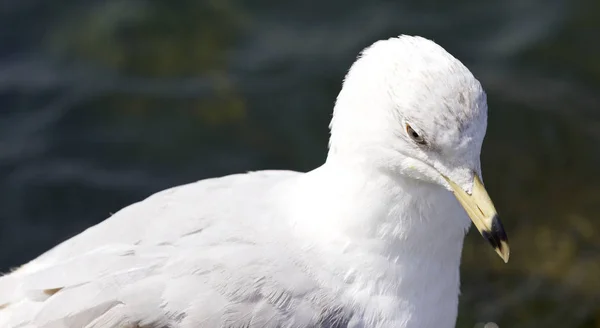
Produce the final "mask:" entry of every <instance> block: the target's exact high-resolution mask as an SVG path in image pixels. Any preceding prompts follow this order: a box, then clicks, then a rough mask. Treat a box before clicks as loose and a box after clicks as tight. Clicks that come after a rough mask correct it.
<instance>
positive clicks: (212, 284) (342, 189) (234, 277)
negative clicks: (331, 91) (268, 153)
mask: <svg viewBox="0 0 600 328" xmlns="http://www.w3.org/2000/svg"><path fill="white" fill-rule="evenodd" d="M486 126H487V103H486V96H485V93H484V91H483V89H482V87H481V85H480V83H479V82H478V81H477V80H476V79H475V77H474V76H473V75H472V74H471V72H470V71H469V70H468V69H467V68H466V67H465V66H464V65H463V64H462V63H461V62H460V61H458V60H457V59H455V58H454V57H452V56H451V55H450V54H449V53H447V52H446V51H445V50H444V49H443V48H442V47H440V46H438V45H437V44H435V43H434V42H432V41H429V40H427V39H424V38H421V37H411V36H400V37H397V38H391V39H388V40H383V41H378V42H376V43H374V44H373V45H372V46H370V47H368V48H367V49H365V50H364V51H363V52H362V53H361V56H360V57H359V59H357V61H356V62H355V63H354V64H353V65H352V67H351V68H350V70H349V72H348V74H347V76H346V78H345V80H344V83H343V87H342V90H341V91H340V93H339V96H338V97H337V100H336V103H335V107H334V114H333V119H332V121H331V125H330V128H331V138H330V144H329V153H328V155H327V160H326V162H325V164H323V165H322V166H321V167H319V168H317V169H315V170H313V171H310V172H308V173H298V172H291V171H260V172H252V173H247V174H238V175H230V176H226V177H221V178H214V179H207V180H202V181H199V182H196V183H191V184H188V185H184V186H179V187H175V188H172V189H168V190H165V191H162V192H159V193H157V194H154V195H152V196H151V197H149V198H147V199H146V200H143V201H141V202H139V203H136V204H133V205H131V206H128V207H126V208H124V209H122V210H121V211H119V212H117V213H116V214H114V215H113V216H111V217H110V218H109V219H107V220H105V221H104V222H102V223H100V224H98V225H96V226H94V227H92V228H89V229H88V230H86V231H84V232H82V233H81V234H79V235H77V236H75V237H73V238H71V239H69V240H67V241H65V242H63V243H62V244H60V245H58V246H56V247H55V248H53V249H51V250H50V251H48V252H46V253H45V254H43V255H41V256H40V257H38V258H37V259H35V260H33V261H31V262H30V263H28V264H26V265H24V266H23V267H21V268H19V269H17V270H15V271H14V272H12V273H10V274H7V275H5V276H3V277H2V278H0V309H1V310H0V327H11V328H12V327H31V328H33V327H36V328H63V327H69V328H70V327H76V328H79V327H89V328H91V327H103V328H104V327H114V328H117V327H119V328H122V327H144V328H163V327H169V328H192V327H194V328H195V327H211V328H212V327H232V328H233V327H273V328H274V327H298V328H307V327H328V328H342V327H344V328H345V327H396V328H397V327H404V328H408V327H414V328H417V327H418V328H434V327H435V328H443V327H453V326H454V325H455V321H456V316H457V304H458V294H459V263H460V256H461V250H462V244H463V239H464V235H465V232H466V230H467V228H468V227H469V226H470V222H469V219H468V218H469V217H470V219H471V220H472V222H473V223H474V224H475V226H476V228H477V229H478V230H479V231H480V232H481V234H482V235H483V236H484V238H485V239H487V240H488V241H489V242H490V243H491V244H492V246H493V247H494V248H495V250H496V252H498V254H499V255H500V256H501V257H502V258H503V259H504V261H507V260H508V255H509V249H508V244H507V238H506V235H505V233H504V230H503V228H502V225H501V224H500V221H499V220H498V216H497V213H496V210H495V209H494V206H493V204H492V202H491V200H490V198H489V197H488V194H487V192H486V191H485V189H484V187H483V184H482V182H481V168H480V159H479V157H480V151H481V145H482V142H483V138H484V135H485V131H486ZM457 200H458V201H457ZM461 205H462V206H461Z"/></svg>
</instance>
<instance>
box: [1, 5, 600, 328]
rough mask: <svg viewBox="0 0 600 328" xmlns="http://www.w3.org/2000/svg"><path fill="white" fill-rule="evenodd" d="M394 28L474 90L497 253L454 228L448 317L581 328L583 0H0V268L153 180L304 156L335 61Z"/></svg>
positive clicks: (595, 314)
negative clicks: (484, 104)
mask: <svg viewBox="0 0 600 328" xmlns="http://www.w3.org/2000/svg"><path fill="white" fill-rule="evenodd" d="M401 33H405V34H418V35H422V36H425V37H427V38H431V39H433V40H435V41H436V42H438V43H439V44H441V45H442V46H443V47H445V48H446V49H447V50H448V51H449V52H451V53H452V54H454V55H455V56H456V57H458V58H459V59H460V60H462V61H463V62H464V63H465V64H466V65H467V66H468V67H469V68H470V69H471V70H472V71H473V72H474V74H475V75H476V76H477V77H478V78H479V79H480V80H481V82H482V83H483V85H484V87H485V89H486V90H487V92H488V100H489V106H490V113H489V127H488V134H487V138H486V142H485V144H484V149H483V169H484V176H485V180H486V185H487V186H488V190H489V192H490V194H491V196H492V198H493V199H494V201H495V203H496V207H497V208H498V210H499V212H500V213H501V215H502V218H503V221H504V222H505V227H506V229H507V231H508V233H509V237H510V240H511V249H512V254H511V261H510V262H509V264H508V265H504V264H503V263H502V262H501V261H500V260H499V259H498V258H497V256H496V255H495V253H494V252H492V251H490V249H489V245H487V244H486V243H484V242H483V240H482V239H481V237H480V236H479V235H478V234H477V233H476V232H471V233H470V234H469V236H468V237H467V242H466V246H465V250H464V255H463V265H462V277H461V279H462V285H463V287H462V290H463V294H462V296H461V303H460V315H459V320H458V327H461V328H462V327H473V326H481V327H482V323H485V322H496V323H497V324H498V325H499V326H500V327H503V328H504V327H510V328H518V327H560V328H565V327H586V328H587V327H600V230H599V228H600V221H599V217H598V216H599V214H600V61H599V59H600V1H597V0H489V1H481V0H459V1H446V0H419V1H416V0H403V1H382V0H379V1H348V0H343V1H342V0H329V1H316V0H305V1H293V2H292V1H280V0H278V1H275V0H252V1H249V0H243V1H242V0H240V1H234V0H231V1H227V0H180V1H160V0H147V1H142V0H104V1H99V0H96V1H92V0H85V1H83V0H63V1H48V0H18V1H17V0H2V1H0V270H4V271H6V270H8V269H9V268H11V267H14V266H17V265H19V264H21V263H23V262H25V261H27V260H29V259H32V258H33V257H35V256H37V255H38V254H40V253H41V252H43V251H44V250H46V249H48V248H49V247H51V246H53V245H55V244H56V243H58V242H60V241H62V240H64V239H66V238H68V237H70V236H73V235H74V234H77V233H78V232H80V231H82V230H83V229H85V228H86V227H88V226H90V225H93V224H95V223H98V222H100V221H102V220H103V219H105V218H106V217H108V215H109V214H110V213H112V212H115V211H117V210H119V209H120V208H122V207H124V206H125V205H128V204H130V203H132V202H135V201H138V200H140V199H142V198H145V197H146V196H148V195H150V194H151V193H153V192H156V191H159V190H161V189H164V188H167V187H170V186H173V185H177V184H182V183H187V182H191V181H195V180H199V179H203V178H207V177H211V176H218V175H225V174H230V173H235V172H242V171H248V170H259V169H266V168H270V169H294V170H301V171H306V170H310V169H312V168H314V167H316V166H318V165H320V164H321V163H322V162H323V160H324V157H325V154H326V145H327V139H328V130H327V124H328V121H329V119H330V116H331V110H332V106H333V103H334V100H335V96H336V95H337V92H338V91H339V89H340V84H341V81H342V78H343V76H344V74H345V72H346V70H347V69H348V68H349V66H350V64H351V63H352V62H353V61H354V59H355V57H356V55H357V54H358V52H359V51H360V50H361V49H362V48H364V47H365V46H368V45H369V44H371V43H372V42H374V41H375V40H378V39H382V38H388V37H391V36H395V35H398V34H401Z"/></svg>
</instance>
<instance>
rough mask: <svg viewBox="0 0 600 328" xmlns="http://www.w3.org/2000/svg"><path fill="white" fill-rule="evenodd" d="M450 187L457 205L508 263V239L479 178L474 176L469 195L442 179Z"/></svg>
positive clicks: (454, 184)
mask: <svg viewBox="0 0 600 328" xmlns="http://www.w3.org/2000/svg"><path fill="white" fill-rule="evenodd" d="M444 178H445V179H446V181H448V183H449V184H450V187H452V190H453V191H454V195H455V196H456V198H457V199H458V201H459V203H460V204H461V205H462V206H463V207H464V209H465V211H466V212H467V214H468V215H469V217H470V218H471V221H473V224H475V227H477V230H479V232H480V233H481V235H482V236H483V238H485V239H486V240H487V241H488V242H489V243H490V244H491V245H492V247H494V249H495V250H496V253H498V255H500V257H501V258H502V259H503V260H504V262H505V263H506V262H508V257H509V254H510V248H509V247H508V238H507V237H506V233H505V232H504V227H503V226H502V222H500V219H498V212H496V209H495V208H494V204H493V203H492V200H491V199H490V196H489V195H488V193H487V191H486V190H485V187H484V186H483V183H482V182H481V180H480V179H479V176H478V175H477V174H475V178H474V179H473V190H472V192H471V194H470V195H469V194H467V193H466V192H465V191H464V190H463V189H462V188H461V187H460V186H459V185H457V184H456V183H454V182H453V181H452V180H450V179H448V178H447V177H444Z"/></svg>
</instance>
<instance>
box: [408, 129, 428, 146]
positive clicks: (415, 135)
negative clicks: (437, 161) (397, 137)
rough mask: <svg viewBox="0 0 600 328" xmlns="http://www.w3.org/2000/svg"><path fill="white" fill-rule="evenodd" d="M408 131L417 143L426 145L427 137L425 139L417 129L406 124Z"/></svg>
mask: <svg viewBox="0 0 600 328" xmlns="http://www.w3.org/2000/svg"><path fill="white" fill-rule="evenodd" d="M406 133H408V136H409V137H410V138H411V139H412V140H413V141H414V142H416V143H418V144H419V145H424V144H426V142H425V139H423V137H421V136H420V135H419V134H418V133H417V131H415V130H414V129H413V128H412V127H411V126H410V125H408V124H406Z"/></svg>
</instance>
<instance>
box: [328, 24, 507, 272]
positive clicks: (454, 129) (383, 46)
mask: <svg viewBox="0 0 600 328" xmlns="http://www.w3.org/2000/svg"><path fill="white" fill-rule="evenodd" d="M486 127H487V102H486V94H485V92H484V90H483V88H482V87H481V84H480V83H479V81H478V80H477V79H476V78H475V77H474V76H473V74H472V73H471V72H470V71H469V70H468V69H467V68H466V67H465V66H464V65H463V64H462V63H461V62H460V61H459V60H458V59H456V58H454V57H453V56H452V55H450V54H449V53H448V52H447V51H445V50H444V49H443V48H442V47H441V46H439V45H437V44H436V43H434V42H433V41H430V40H427V39H425V38H422V37H411V36H404V35H403V36H400V37H398V38H391V39H388V40H383V41H378V42H376V43H374V44H373V45H372V46H370V47H368V48H367V49H365V50H364V51H363V52H362V53H361V55H360V56H359V58H358V60H357V61H356V62H355V63H354V64H353V65H352V67H351V69H350V71H349V72H348V74H347V76H346V78H345V81H344V84H343V88H342V90H341V92H340V94H339V96H338V98H337V101H336V105H335V108H334V114H333V119H332V121H331V124H330V128H331V139H330V150H329V154H328V158H327V161H328V162H329V163H333V162H337V163H344V165H347V164H348V163H351V162H353V163H356V164H360V165H361V166H363V167H370V168H372V169H373V168H374V169H376V170H378V171H381V172H387V173H389V174H391V175H398V176H402V177H405V178H413V179H416V180H420V181H424V182H426V183H430V184H434V185H439V186H441V187H443V188H445V189H447V190H449V191H451V192H453V193H454V194H455V196H456V197H457V199H458V201H459V202H460V204H461V205H462V206H463V207H464V209H465V211H466V212H467V214H468V215H469V217H470V218H471V220H472V221H473V223H474V224H475V226H476V227H477V229H478V230H479V231H480V232H481V233H482V235H483V236H484V238H486V239H487V240H488V241H489V242H490V243H491V244H492V246H493V247H494V248H495V250H496V252H497V253H498V254H499V255H500V256H501V257H502V259H504V261H508V256H509V248H508V244H507V238H506V234H505V233H504V229H503V227H502V224H501V223H500V221H499V220H498V216H497V213H496V210H495V208H494V206H493V204H492V202H491V200H490V199H489V196H488V195H487V192H486V191H485V188H484V187H483V183H482V182H481V179H482V178H481V164H480V153H481V146H482V143H483V139H484V136H485V132H486Z"/></svg>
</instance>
